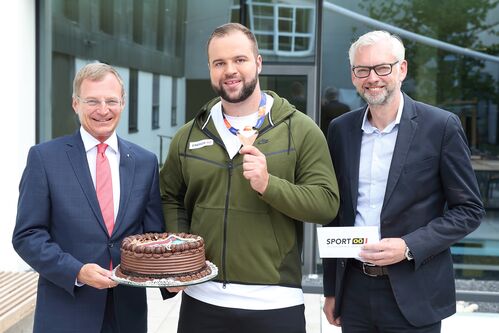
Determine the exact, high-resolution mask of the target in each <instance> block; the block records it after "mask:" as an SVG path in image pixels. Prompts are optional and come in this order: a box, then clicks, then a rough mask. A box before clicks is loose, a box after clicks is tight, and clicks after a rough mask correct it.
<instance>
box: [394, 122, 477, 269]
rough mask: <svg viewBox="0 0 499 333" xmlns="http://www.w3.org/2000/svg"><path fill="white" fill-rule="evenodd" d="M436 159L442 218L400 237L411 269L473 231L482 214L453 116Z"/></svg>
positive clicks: (463, 140) (465, 147)
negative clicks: (443, 206) (443, 202)
mask: <svg viewBox="0 0 499 333" xmlns="http://www.w3.org/2000/svg"><path fill="white" fill-rule="evenodd" d="M443 135H444V137H443V144H442V148H441V156H440V181H441V182H442V188H443V191H444V195H445V199H446V203H447V209H446V211H445V212H444V214H443V216H441V217H438V218H435V219H433V220H432V221H430V222H429V223H428V224H427V225H426V226H424V227H421V228H418V229H417V230H415V231H413V232H411V233H409V234H407V235H405V236H403V237H402V238H403V239H404V240H405V242H406V243H407V245H408V247H409V248H410V249H411V252H412V253H413V255H414V263H415V268H416V269H417V268H418V267H419V266H420V265H421V264H422V262H424V261H425V260H426V259H427V258H430V257H432V256H434V255H436V254H438V253H440V252H441V251H444V250H445V249H448V248H449V247H450V246H451V245H452V244H454V243H455V242H457V241H458V240H460V239H462V238H463V237H464V236H466V235H467V234H469V233H470V232H472V231H473V230H475V229H476V228H477V227H478V226H479V224H480V220H481V218H482V217H483V215H484V208H483V204H482V201H481V199H480V192H479V189H478V184H477V180H476V176H475V173H474V171H473V167H472V166H471V161H470V151H469V148H468V145H467V142H466V137H465V134H464V131H463V129H462V126H461V123H460V121H459V119H458V118H457V116H455V115H450V116H449V117H448V119H447V123H446V126H445V132H444V134H443Z"/></svg>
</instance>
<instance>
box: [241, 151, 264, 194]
mask: <svg viewBox="0 0 499 333" xmlns="http://www.w3.org/2000/svg"><path fill="white" fill-rule="evenodd" d="M239 153H240V154H242V155H244V157H243V176H244V178H246V179H247V180H249V182H250V185H251V188H252V189H254V190H255V191H257V192H258V193H260V194H263V193H264V192H265V190H266V189H267V185H268V184H269V173H268V171H267V159H266V158H265V155H264V154H262V152H261V151H259V150H258V149H257V148H256V147H254V146H249V145H246V146H243V147H242V148H241V150H239Z"/></svg>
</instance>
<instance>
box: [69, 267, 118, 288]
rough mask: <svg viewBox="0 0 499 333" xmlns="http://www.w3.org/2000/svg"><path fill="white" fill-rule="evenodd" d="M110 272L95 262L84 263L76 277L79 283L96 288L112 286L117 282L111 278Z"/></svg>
mask: <svg viewBox="0 0 499 333" xmlns="http://www.w3.org/2000/svg"><path fill="white" fill-rule="evenodd" d="M111 275H112V272H111V271H108V270H107V269H104V268H102V267H100V266H99V265H97V264H85V265H83V267H82V268H81V269H80V272H79V273H78V276H77V277H76V279H77V280H78V282H79V283H83V284H86V285H89V286H91V287H94V288H97V289H106V288H114V287H116V286H117V285H118V283H116V282H114V281H113V280H111Z"/></svg>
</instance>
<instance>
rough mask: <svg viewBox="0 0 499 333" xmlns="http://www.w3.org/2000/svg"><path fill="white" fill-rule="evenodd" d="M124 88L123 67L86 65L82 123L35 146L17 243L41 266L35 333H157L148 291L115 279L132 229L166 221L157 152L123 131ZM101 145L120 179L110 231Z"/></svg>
mask: <svg viewBox="0 0 499 333" xmlns="http://www.w3.org/2000/svg"><path fill="white" fill-rule="evenodd" d="M124 96H125V92H124V87H123V82H122V80H121V78H120V76H119V74H118V73H117V72H116V70H115V69H114V68H112V67H111V66H108V65H105V64H101V63H93V64H89V65H87V66H85V67H84V68H82V69H81V70H80V71H79V72H78V73H77V75H76V77H75V80H74V84H73V108H74V110H75V112H76V114H77V115H78V117H79V121H80V123H81V128H80V130H79V131H78V132H77V133H76V134H74V135H70V136H65V137H61V138H57V139H54V140H52V141H49V142H46V143H41V144H38V145H36V146H34V147H32V148H31V150H30V152H29V155H28V161H27V166H26V169H25V170H24V173H23V176H22V179H21V183H20V194H19V203H18V213H17V221H16V226H15V229H14V234H13V239H12V243H13V245H14V248H15V249H16V251H17V253H19V255H20V256H21V257H22V258H23V259H24V260H25V261H26V262H27V263H28V264H29V265H30V266H31V267H32V268H33V269H35V270H36V271H37V272H38V273H39V274H40V278H39V282H38V292H37V302H36V310H35V323H34V332H47V333H56V332H86V333H88V332H95V333H99V332H121V333H123V332H130V333H131V332H134V333H136V332H147V302H146V292H145V289H142V288H133V287H127V286H122V285H117V284H116V283H115V282H113V281H112V280H111V279H110V276H111V270H110V269H111V268H112V267H116V266H117V265H118V264H119V263H120V244H121V241H122V239H123V238H124V237H126V236H129V235H132V234H138V233H144V232H161V231H163V229H164V227H163V214H162V210H161V199H160V195H159V185H158V163H157V159H156V156H155V155H154V154H153V153H151V152H148V151H146V150H144V149H143V148H141V147H139V146H137V145H135V144H132V143H130V142H128V141H125V140H123V139H121V138H118V137H117V135H116V132H115V129H116V126H117V125H118V122H119V119H120V115H121V113H122V111H123V108H124ZM101 143H105V144H106V145H105V147H106V149H105V152H104V154H105V157H103V158H107V160H108V161H109V168H108V170H110V174H111V179H112V196H111V201H110V202H111V203H110V206H111V217H110V218H111V219H112V221H111V223H112V224H111V225H110V226H111V228H110V229H109V227H110V226H109V225H106V223H107V221H105V218H103V214H102V212H101V207H100V206H101V205H102V203H101V201H100V199H98V196H97V192H96V187H95V184H96V173H98V172H99V171H97V170H96V169H98V168H99V167H96V160H98V158H99V157H97V154H98V153H97V150H98V148H97V145H99V144H101ZM99 154H100V153H99ZM109 189H111V188H109ZM108 192H110V191H108ZM108 194H109V193H108ZM108 208H109V207H108Z"/></svg>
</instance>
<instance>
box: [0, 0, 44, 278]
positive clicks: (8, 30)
mask: <svg viewBox="0 0 499 333" xmlns="http://www.w3.org/2000/svg"><path fill="white" fill-rule="evenodd" d="M0 40H1V41H2V52H0V59H1V63H2V65H3V66H2V67H3V70H2V71H3V73H2V74H3V75H2V80H1V83H0V91H1V97H0V100H1V101H2V107H1V109H2V115H3V117H2V118H3V123H2V130H1V131H0V142H2V154H3V155H4V157H3V162H2V166H1V172H0V184H2V185H1V189H0V191H1V203H0V212H1V213H0V218H1V221H0V254H1V259H0V271H6V270H7V271H17V270H24V269H26V268H27V265H26V264H24V262H23V261H22V260H20V258H19V257H18V256H17V254H16V253H15V252H14V250H13V249H12V245H11V244H12V242H11V238H12V230H13V229H14V225H15V220H16V211H17V210H16V205H17V193H18V185H19V180H20V179H21V174H22V171H23V169H24V166H25V164H26V156H27V153H28V150H29V147H30V146H32V145H33V144H34V143H35V133H36V124H35V114H36V112H35V88H36V87H35V65H36V64H35V59H36V58H35V1H32V0H18V1H0ZM5 51H8V52H5Z"/></svg>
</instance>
